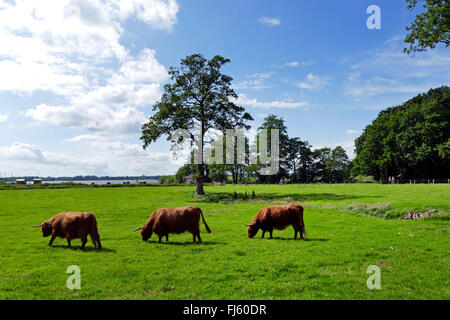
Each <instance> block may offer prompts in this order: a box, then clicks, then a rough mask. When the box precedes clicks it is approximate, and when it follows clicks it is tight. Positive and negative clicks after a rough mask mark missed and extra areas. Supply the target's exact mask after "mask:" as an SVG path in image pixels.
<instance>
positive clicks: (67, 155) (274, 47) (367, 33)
mask: <svg viewBox="0 0 450 320" xmlns="http://www.w3.org/2000/svg"><path fill="white" fill-rule="evenodd" d="M371 4H376V5H378V6H379V7H380V8H381V30H369V29H368V28H367V27H366V20H367V18H368V17H369V14H367V13H366V9H367V7H368V6H369V5H371ZM416 13H417V12H413V13H411V12H409V11H407V10H406V5H405V3H404V1H401V0H399V1H388V0H385V1H375V0H373V1H331V0H316V1H298V0H292V1H288V0H285V1H270V0H268V1H263V0H246V1H238V0H229V1H211V0H196V1H192V0H110V1H100V0H98V1H96V0H58V1H54V0H39V1H19V0H17V1H12V0H0V43H1V44H2V45H1V46H0V177H1V176H4V175H7V176H10V175H38V174H39V175H41V176H48V175H51V176H67V175H78V174H80V175H87V174H95V175H142V174H146V175H156V174H171V173H173V172H174V171H175V170H176V168H177V167H178V164H177V163H176V162H175V161H172V160H171V157H170V152H169V144H168V142H166V141H165V139H161V141H160V142H158V143H157V144H155V145H153V146H151V147H150V148H149V149H148V150H147V151H144V150H142V145H141V144H140V141H139V137H140V125H141V124H142V123H143V122H144V121H145V119H146V117H148V116H149V115H151V114H152V104H153V103H155V102H156V101H157V100H158V99H159V97H160V96H161V90H162V86H163V84H164V83H165V82H166V81H167V80H168V77H167V70H168V69H169V67H171V66H177V65H178V64H179V61H180V59H182V58H183V57H185V56H186V55H189V54H192V53H202V54H204V55H205V56H206V57H208V58H210V57H212V56H213V55H215V54H220V55H223V56H225V57H227V58H230V59H231V64H229V65H228V66H227V67H226V69H225V72H226V73H228V74H230V75H231V76H233V78H234V81H233V83H234V87H235V89H236V91H237V92H238V94H239V103H240V104H241V105H243V106H244V107H246V109H247V110H248V111H249V112H250V113H251V114H252V115H253V117H254V118H255V121H254V123H253V127H254V128H256V127H257V126H258V125H259V124H260V123H261V121H262V119H263V118H264V116H265V115H267V114H270V113H275V114H277V115H280V116H283V117H284V119H285V120H286V123H287V126H288V128H289V134H290V135H291V136H299V137H300V138H301V139H304V140H308V141H309V142H310V143H311V144H312V145H313V146H316V147H320V146H331V147H334V146H336V145H342V146H343V147H344V148H345V149H346V150H348V152H349V153H351V152H352V149H353V141H354V139H355V138H356V137H357V136H358V134H359V133H360V132H361V130H362V129H363V128H364V127H365V126H366V125H367V124H368V123H370V121H372V120H373V119H374V118H375V117H376V115H377V113H378V112H379V111H380V110H382V109H384V108H387V107H390V106H394V105H398V104H401V103H402V102H404V101H406V100H407V99H409V98H411V97H413V96H414V95H416V94H418V93H421V92H424V91H426V90H428V89H429V88H431V87H437V86H441V85H444V84H445V85H449V84H450V54H449V51H448V50H446V49H445V48H441V47H439V48H437V49H436V50H434V51H432V52H427V53H422V54H417V55H416V56H415V57H413V58H412V57H409V56H405V55H404V54H402V51H401V49H402V39H403V38H404V35H405V26H406V25H409V24H410V22H411V21H412V20H413V18H414V16H415V14H416Z"/></svg>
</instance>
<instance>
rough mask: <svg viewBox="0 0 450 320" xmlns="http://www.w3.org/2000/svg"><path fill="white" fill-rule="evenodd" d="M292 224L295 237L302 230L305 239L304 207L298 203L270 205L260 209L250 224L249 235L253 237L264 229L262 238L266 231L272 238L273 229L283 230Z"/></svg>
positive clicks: (301, 234)
mask: <svg viewBox="0 0 450 320" xmlns="http://www.w3.org/2000/svg"><path fill="white" fill-rule="evenodd" d="M290 225H292V226H293V227H294V231H295V235H294V239H297V233H298V232H299V231H300V239H303V234H306V232H305V223H304V222H303V207H302V206H300V205H298V204H290V205H285V206H270V207H267V208H263V209H261V210H259V211H258V213H257V214H256V216H255V218H254V219H253V221H252V223H250V224H248V225H247V226H248V230H247V231H248V237H249V238H253V237H254V236H255V235H256V234H257V233H258V230H259V229H261V230H262V238H264V234H265V232H266V231H269V233H270V239H272V232H273V229H278V230H283V229H285V228H286V227H288V226H290Z"/></svg>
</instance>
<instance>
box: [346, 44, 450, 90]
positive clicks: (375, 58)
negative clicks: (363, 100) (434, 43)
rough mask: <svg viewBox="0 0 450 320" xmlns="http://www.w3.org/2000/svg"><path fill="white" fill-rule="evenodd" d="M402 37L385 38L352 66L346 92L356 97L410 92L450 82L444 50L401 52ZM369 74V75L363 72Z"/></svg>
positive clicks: (448, 63)
mask: <svg viewBox="0 0 450 320" xmlns="http://www.w3.org/2000/svg"><path fill="white" fill-rule="evenodd" d="M403 45H404V44H403V42H402V39H401V38H400V37H395V38H392V39H390V40H388V41H386V42H385V43H384V44H383V45H382V46H381V48H379V49H376V50H374V51H371V52H369V53H368V55H369V57H368V58H367V59H366V60H364V61H361V62H359V63H355V64H353V65H352V66H351V69H352V70H353V71H352V72H351V73H349V74H348V76H347V80H348V82H347V83H346V84H345V91H344V93H345V94H347V95H350V96H353V97H358V98H360V97H372V96H378V95H384V94H408V95H409V96H412V95H415V94H418V93H421V92H425V91H428V90H429V89H430V88H434V87H438V86H441V85H443V84H448V83H449V82H450V57H449V56H448V55H445V54H442V52H443V51H442V50H438V49H435V50H432V51H429V52H423V53H420V54H418V55H416V56H415V57H410V56H408V55H406V54H404V53H402V47H403ZM365 74H370V76H369V77H364V76H363V75H365Z"/></svg>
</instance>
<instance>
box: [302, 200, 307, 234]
mask: <svg viewBox="0 0 450 320" xmlns="http://www.w3.org/2000/svg"><path fill="white" fill-rule="evenodd" d="M300 228H302V233H303V234H304V235H308V234H307V233H306V230H305V222H304V221H303V207H302V206H300Z"/></svg>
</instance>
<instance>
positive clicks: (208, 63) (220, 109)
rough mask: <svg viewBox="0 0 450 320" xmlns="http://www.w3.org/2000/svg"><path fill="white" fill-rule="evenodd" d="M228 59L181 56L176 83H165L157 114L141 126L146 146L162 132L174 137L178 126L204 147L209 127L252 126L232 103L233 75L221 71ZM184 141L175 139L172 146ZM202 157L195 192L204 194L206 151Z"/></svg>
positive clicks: (172, 76)
mask: <svg viewBox="0 0 450 320" xmlns="http://www.w3.org/2000/svg"><path fill="white" fill-rule="evenodd" d="M229 62H230V60H229V59H225V58H224V57H222V56H219V55H216V56H214V57H213V58H212V59H210V60H208V59H206V58H204V57H203V56H202V55H201V54H193V55H190V56H187V57H186V58H185V59H182V60H181V65H180V67H178V68H175V67H171V68H170V71H169V75H170V79H171V80H172V81H173V82H172V83H168V84H166V85H165V86H164V93H163V95H162V97H161V100H160V101H158V102H157V103H156V104H155V105H154V106H153V110H154V111H156V113H155V114H154V115H153V116H151V117H150V118H149V119H148V122H147V123H145V124H144V125H143V126H142V136H141V140H142V141H143V147H144V149H145V148H147V147H148V146H149V145H150V144H152V143H154V142H155V141H156V140H158V139H159V138H160V137H161V136H162V135H167V139H168V140H171V135H172V134H173V133H174V132H175V131H177V130H179V129H184V130H187V131H188V132H189V135H190V138H191V139H192V141H194V140H195V137H196V136H197V137H198V138H199V139H200V145H201V148H202V150H203V146H204V144H205V141H204V137H205V133H206V132H207V131H208V130H210V129H216V130H220V131H222V132H225V130H226V129H229V128H233V129H236V128H245V129H249V128H250V126H249V125H248V124H247V123H248V121H250V120H253V118H252V117H251V116H250V114H249V113H247V112H245V109H244V108H243V107H241V106H238V105H236V104H235V103H234V102H233V101H234V100H235V99H236V98H237V94H236V93H235V91H234V90H233V88H232V87H231V81H232V80H233V78H232V77H230V76H228V75H225V74H223V73H222V72H221V68H222V67H223V66H224V65H225V64H227V63H229ZM181 142H183V141H182V140H177V141H175V142H174V145H173V147H174V146H175V145H177V144H178V143H181ZM200 157H201V161H200V162H201V163H198V164H197V168H198V177H197V179H196V181H197V191H196V192H197V194H204V190H203V181H204V177H205V171H204V164H203V152H200Z"/></svg>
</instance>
